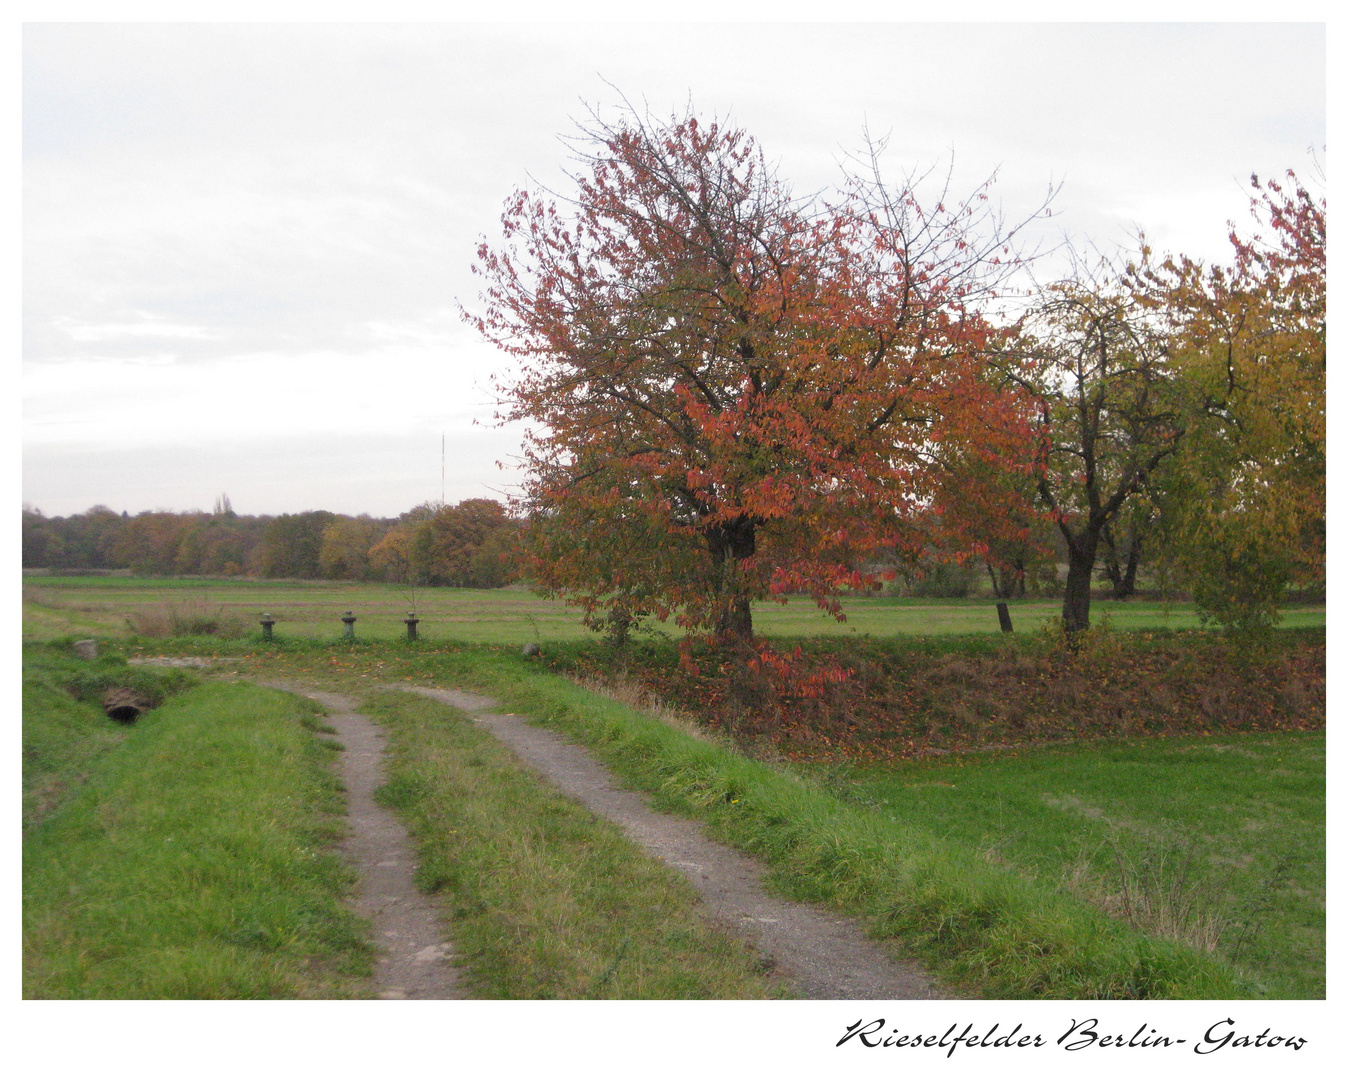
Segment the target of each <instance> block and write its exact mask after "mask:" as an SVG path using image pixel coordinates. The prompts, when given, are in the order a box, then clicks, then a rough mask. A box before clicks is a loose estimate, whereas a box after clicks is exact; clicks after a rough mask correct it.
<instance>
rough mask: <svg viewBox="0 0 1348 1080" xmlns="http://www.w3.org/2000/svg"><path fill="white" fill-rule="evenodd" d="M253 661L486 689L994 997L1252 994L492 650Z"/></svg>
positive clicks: (308, 651)
mask: <svg viewBox="0 0 1348 1080" xmlns="http://www.w3.org/2000/svg"><path fill="white" fill-rule="evenodd" d="M257 660H258V661H259V662H260V663H261V665H262V666H264V667H270V668H271V669H272V670H278V669H279V670H284V671H288V672H295V671H302V670H306V669H307V670H309V671H311V672H315V673H321V675H320V677H326V678H328V679H330V680H332V679H336V680H346V682H347V683H348V685H353V686H359V685H360V684H361V681H362V680H364V679H367V678H370V677H377V678H380V679H384V680H386V679H389V678H397V677H403V678H408V679H415V680H418V681H420V680H426V681H431V682H440V683H442V684H445V685H459V686H464V687H472V688H476V689H479V690H485V691H487V692H489V693H492V694H493V695H495V696H497V697H498V698H499V699H500V700H501V701H502V703H503V704H504V705H506V706H507V707H508V708H511V709H513V710H515V711H517V712H521V713H526V714H528V715H532V716H534V717H535V718H538V719H540V720H542V721H543V722H545V723H547V724H549V725H550V726H553V727H555V728H557V729H559V730H562V731H564V732H566V733H567V734H569V735H571V736H572V737H575V738H576V739H578V740H579V741H581V742H583V743H585V744H587V745H589V746H590V747H591V749H593V750H594V751H595V752H596V754H597V755H598V756H599V757H600V758H601V759H603V760H604V761H606V762H607V763H608V764H609V765H610V767H612V768H613V769H614V770H615V771H616V772H617V773H618V774H619V775H621V776H622V777H624V778H625V779H627V780H628V781H630V782H632V783H634V784H635V785H637V786H639V787H642V788H644V789H646V790H649V791H653V792H656V793H657V794H658V796H659V798H660V799H661V800H662V801H663V803H664V804H665V805H666V807H668V808H670V809H673V810H677V811H679V812H681V813H685V814H688V815H690V816H693V817H698V818H701V819H703V820H705V821H706V822H707V823H708V824H709V827H710V831H711V832H712V834H713V835H716V836H718V837H720V838H722V839H725V840H728V841H729V842H731V843H733V844H735V845H736V846H738V847H740V848H741V849H743V850H746V851H749V852H752V853H755V854H757V855H759V856H761V857H763V858H764V859H765V860H766V861H767V862H768V863H769V865H770V866H771V867H772V869H773V873H774V880H775V881H776V883H777V884H778V885H779V887H780V888H781V889H782V890H783V891H784V892H786V893H787V894H788V895H792V896H795V897H797V898H801V899H809V900H818V901H823V902H827V903H831V904H834V905H836V906H838V907H840V908H842V909H844V910H848V911H852V912H855V913H858V914H860V915H862V916H864V917H866V918H867V919H868V920H869V922H870V925H871V927H872V929H873V931H874V932H875V933H876V934H878V935H880V936H882V937H886V938H891V939H896V940H901V941H903V942H904V943H905V944H906V945H907V946H909V947H911V948H912V949H913V950H914V951H915V952H916V954H917V955H919V956H920V957H922V958H923V959H925V960H926V961H927V962H929V963H930V964H932V965H933V966H934V967H936V968H937V969H938V970H939V971H940V972H941V973H942V974H943V975H944V976H945V977H947V978H949V979H952V980H954V981H956V982H962V983H963V984H965V985H966V986H969V987H972V988H975V989H976V990H978V991H980V992H982V993H984V994H986V995H988V996H994V997H1016V998H1019V997H1049V998H1091V997H1100V998H1239V997H1251V996H1258V995H1259V994H1260V992H1261V988H1260V987H1259V986H1257V985H1255V984H1254V983H1253V982H1252V981H1250V980H1248V979H1246V978H1244V977H1243V976H1242V975H1241V973H1240V972H1239V971H1237V970H1236V968H1235V967H1234V966H1233V965H1231V964H1230V963H1229V962H1227V961H1225V960H1224V959H1222V958H1221V957H1218V956H1213V955H1211V954H1209V953H1207V952H1205V951H1203V950H1201V949H1198V948H1195V947H1193V946H1190V945H1185V944H1182V943H1177V942H1174V941H1170V940H1166V939H1164V938H1160V937H1156V936H1152V935H1148V934H1145V933H1142V932H1139V931H1137V930H1136V929H1134V928H1132V927H1129V926H1127V925H1125V924H1123V923H1122V922H1120V921H1118V920H1114V919H1111V918H1109V917H1108V916H1107V915H1105V914H1104V913H1103V912H1101V911H1099V910H1096V909H1094V908H1092V907H1091V906H1089V905H1088V904H1086V903H1084V902H1083V901H1081V900H1080V899H1078V898H1076V897H1073V896H1071V895H1067V894H1065V893H1064V892H1062V891H1060V890H1058V889H1055V888H1053V887H1051V886H1049V885H1047V884H1045V883H1044V882H1042V881H1036V880H1034V879H1033V878H1031V877H1027V876H1026V875H1024V874H1022V873H1019V872H1017V871H1016V870H1014V869H1012V868H1008V867H1005V866H999V865H996V864H995V863H992V862H990V861H989V860H988V859H987V858H985V857H983V856H982V855H981V854H980V853H979V852H978V851H976V850H974V849H972V848H969V847H965V846H963V845H961V844H959V843H958V842H954V841H951V840H947V839H945V838H940V837H938V836H937V835H936V833H934V832H933V831H932V830H930V829H928V828H924V827H923V826H921V825H919V824H914V823H912V822H909V821H906V820H905V821H900V820H896V819H895V818H894V817H890V816H886V815H881V814H877V813H875V812H874V811H873V810H872V809H871V808H869V807H864V806H855V805H848V803H846V802H845V801H844V800H840V799H839V798H838V797H836V795H834V794H832V793H830V792H829V791H827V790H825V789H824V788H823V787H821V786H820V785H819V784H818V783H812V782H810V781H808V780H806V779H804V778H802V777H800V776H798V775H793V774H791V773H786V772H783V771H781V770H778V769H775V768H772V767H770V766H768V765H766V764H763V763H760V762H755V761H750V760H747V759H745V758H743V757H741V756H739V755H737V754H735V753H734V752H732V751H731V750H730V749H728V748H727V747H725V746H723V745H720V744H719V743H717V742H715V741H712V740H707V739H700V738H697V737H695V736H694V735H692V734H689V733H685V732H683V731H680V730H677V729H675V728H673V727H671V726H669V725H667V724H664V723H661V722H659V721H658V720H656V719H654V718H652V717H651V716H649V715H646V714H644V713H642V712H639V711H637V710H634V709H632V708H630V707H627V706H625V705H622V704H620V703H618V702H616V701H613V700H609V699H607V698H604V697H602V696H600V695H598V694H595V693H593V692H591V691H587V690H584V689H582V688H580V687H577V686H576V685H574V684H573V683H571V682H569V681H568V680H566V679H564V678H561V677H559V676H556V675H553V674H551V673H549V672H547V671H545V670H543V669H542V668H541V667H540V666H539V665H537V664H534V663H530V662H528V661H525V660H523V659H521V658H520V657H518V656H517V655H511V654H508V653H506V652H504V651H501V650H488V649H458V650H440V649H415V648H398V649H388V648H384V649H379V648H376V647H365V646H357V647H351V648H342V649H337V650H332V649H327V650H325V649H320V648H316V647H305V646H302V645H299V644H291V645H288V646H285V647H284V648H278V649H276V650H275V651H273V652H272V653H270V654H268V656H267V657H266V658H263V657H258V658H257Z"/></svg>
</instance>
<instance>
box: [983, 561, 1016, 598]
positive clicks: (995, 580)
mask: <svg viewBox="0 0 1348 1080" xmlns="http://www.w3.org/2000/svg"><path fill="white" fill-rule="evenodd" d="M983 565H984V566H986V567H987V568H988V577H990V578H991V579H992V595H993V596H995V597H996V598H997V599H998V600H1016V599H1019V598H1020V597H1023V596H1024V595H1025V560H1024V559H1012V560H1011V565H1010V566H1009V567H1003V568H1002V569H1001V572H1000V574H999V573H998V571H997V569H996V568H995V567H994V566H993V565H992V563H990V562H985V563H984V564H983Z"/></svg>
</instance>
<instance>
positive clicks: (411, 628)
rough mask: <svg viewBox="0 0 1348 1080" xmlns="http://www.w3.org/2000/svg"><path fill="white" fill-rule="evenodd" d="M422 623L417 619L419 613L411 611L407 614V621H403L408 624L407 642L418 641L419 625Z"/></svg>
mask: <svg viewBox="0 0 1348 1080" xmlns="http://www.w3.org/2000/svg"><path fill="white" fill-rule="evenodd" d="M420 621H421V620H420V619H418V618H417V613H416V612H415V611H409V612H408V613H407V618H405V619H404V620H403V622H405V623H406V624H407V640H408V641H416V639H417V623H419V622H420Z"/></svg>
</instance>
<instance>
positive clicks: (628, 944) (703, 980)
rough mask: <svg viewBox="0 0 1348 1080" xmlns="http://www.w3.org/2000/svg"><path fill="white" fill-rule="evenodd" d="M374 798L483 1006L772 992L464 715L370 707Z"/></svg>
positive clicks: (664, 889)
mask: <svg viewBox="0 0 1348 1080" xmlns="http://www.w3.org/2000/svg"><path fill="white" fill-rule="evenodd" d="M362 707H363V709H364V710H365V711H367V712H369V713H370V715H371V716H372V717H373V718H374V719H375V720H376V721H377V722H378V723H379V725H380V726H381V727H382V728H383V730H384V731H385V732H386V733H387V735H388V737H389V753H388V758H387V768H388V773H389V779H388V782H387V784H385V786H384V787H383V788H381V789H380V792H379V796H378V797H379V799H380V801H382V802H384V803H385V804H386V805H389V806H391V807H393V808H395V809H396V810H397V811H398V812H399V813H400V814H401V815H402V816H403V817H404V819H405V820H406V821H407V822H408V824H409V827H410V829H411V831H412V833H413V835H414V836H415V838H416V840H417V842H418V863H419V868H418V883H419V884H420V885H421V886H422V887H423V888H424V889H426V890H427V891H428V892H432V893H435V894H437V895H438V897H439V899H440V901H441V903H442V905H443V906H444V910H445V911H446V913H447V914H448V915H449V917H450V918H451V919H452V923H451V926H450V928H449V929H450V933H451V934H452V937H453V941H454V950H455V954H456V963H458V964H460V965H461V970H462V971H463V972H464V974H465V976H466V979H467V981H468V984H469V986H470V987H471V988H472V991H471V992H472V994H473V996H475V997H484V998H567V999H578V998H656V999H676V998H712V999H729V998H763V997H773V996H780V995H781V994H782V993H783V992H784V987H782V986H781V984H780V983H779V982H778V981H776V980H771V979H769V978H767V977H765V975H764V971H763V961H762V958H761V957H760V956H759V955H758V954H756V953H755V952H754V951H753V950H752V949H751V948H750V947H749V946H748V945H746V944H745V943H744V942H743V941H741V940H740V939H739V938H738V937H736V936H735V935H733V934H732V933H730V932H729V931H727V930H726V929H725V928H722V927H720V926H718V925H716V924H715V923H713V922H712V921H711V920H709V919H708V918H707V917H706V915H705V914H704V913H703V912H704V911H705V909H703V908H701V907H700V904H699V900H698V896H697V894H696V892H695V891H694V890H693V888H692V886H691V885H689V884H688V882H686V881H685V880H684V879H683V878H682V876H680V875H679V874H678V873H677V872H676V871H674V870H672V869H670V868H669V867H666V866H664V865H663V864H662V863H660V862H659V861H658V860H656V859H655V858H653V857H652V856H650V855H648V854H646V853H645V852H644V851H642V850H641V849H640V848H639V847H638V846H637V845H636V844H634V843H633V842H632V841H630V840H628V839H627V838H626V837H624V836H623V835H622V832H621V830H619V828H618V827H617V826H616V825H614V824H613V823H611V822H609V821H607V820H604V819H602V818H597V817H595V815H593V814H592V813H591V812H590V811H589V810H587V809H586V808H585V807H583V806H581V805H580V804H579V803H577V802H575V801H574V800H572V799H569V798H567V797H566V796H564V795H561V794H560V793H558V792H557V791H556V790H554V789H553V788H552V786H551V785H549V784H547V783H545V782H541V781H540V780H539V778H538V775H537V774H536V773H535V772H534V771H533V770H532V769H531V768H529V767H527V766H523V765H521V763H520V762H519V760H518V759H517V758H516V757H515V756H514V755H513V754H512V753H511V752H510V751H509V750H508V749H507V748H506V747H505V746H504V745H503V744H501V743H500V742H499V741H497V740H496V739H494V738H493V737H492V736H491V735H489V734H488V733H486V732H485V731H483V730H481V729H480V728H477V727H475V726H474V725H473V723H472V721H471V720H470V719H469V718H468V717H467V716H466V715H464V714H463V713H461V712H459V711H458V710H456V709H452V708H450V707H448V706H446V705H442V704H439V703H437V702H433V701H429V700H427V699H426V698H423V697H420V696H417V695H412V694H403V693H396V692H395V693H388V692H384V693H376V694H372V695H371V696H370V697H369V698H367V699H366V701H365V703H364V705H363V706H362Z"/></svg>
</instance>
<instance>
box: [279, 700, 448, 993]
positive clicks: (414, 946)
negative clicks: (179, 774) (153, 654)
mask: <svg viewBox="0 0 1348 1080" xmlns="http://www.w3.org/2000/svg"><path fill="white" fill-rule="evenodd" d="M268 685H270V686H272V687H273V688H274V689H277V690H289V691H291V692H292V693H297V694H303V695H304V696H305V697H309V698H312V699H313V700H314V701H317V702H318V703H319V704H321V705H322V706H323V707H324V708H325V709H327V710H328V723H329V724H330V725H331V726H332V727H334V728H335V729H336V730H337V735H336V739H337V742H339V743H340V744H341V745H342V747H343V748H344V751H343V753H342V754H341V755H340V758H339V764H338V771H339V775H340V777H341V780H342V783H343V785H345V787H346V798H347V815H348V820H349V826H350V828H349V832H348V835H347V837H346V840H345V841H344V842H343V844H342V849H343V854H344V855H345V856H346V859H347V861H348V863H349V864H350V865H351V867H352V868H353V869H354V870H355V871H356V873H357V874H358V875H359V877H360V884H359V885H358V886H357V894H356V905H355V906H356V910H357V912H358V913H359V914H361V915H363V916H365V917H366V918H367V919H369V920H370V922H371V924H372V925H373V927H374V944H375V947H376V948H377V949H378V953H379V955H378V959H377V960H376V961H375V968H374V984H375V992H376V994H377V996H379V997H381V998H393V999H405V998H434V999H441V1000H444V999H449V998H463V997H466V996H467V995H466V994H465V993H464V992H463V989H462V987H461V985H460V979H459V975H458V971H457V970H456V969H455V967H454V963H453V960H454V950H453V947H452V946H451V944H450V943H449V942H448V941H447V940H446V938H445V934H444V931H443V930H442V929H441V928H440V923H439V920H438V917H437V913H436V910H435V906H434V904H432V902H431V901H430V899H429V898H428V897H427V896H426V895H425V894H424V893H422V892H421V891H420V890H419V889H418V888H417V886H416V882H415V881H414V880H413V874H414V873H415V872H416V859H415V856H414V851H415V848H414V847H413V844H412V839H411V837H409V836H408V834H407V830H406V829H405V828H404V827H403V824H402V822H401V821H399V820H398V818H397V816H396V815H395V814H394V813H393V811H392V810H389V809H387V808H385V807H383V806H380V805H379V804H378V803H377V802H375V800H374V792H375V789H376V788H378V787H379V786H380V785H381V784H383V783H384V779H385V777H384V762H383V755H384V734H383V732H381V731H380V730H379V727H378V725H376V724H375V723H374V721H373V720H371V719H370V718H369V717H368V716H366V715H365V714H363V713H358V712H356V711H355V702H354V701H353V700H352V699H351V698H349V697H346V696H344V695H342V694H333V693H326V692H322V691H317V690H309V689H304V688H301V687H296V686H289V685H283V684H277V683H271V684H268Z"/></svg>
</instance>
